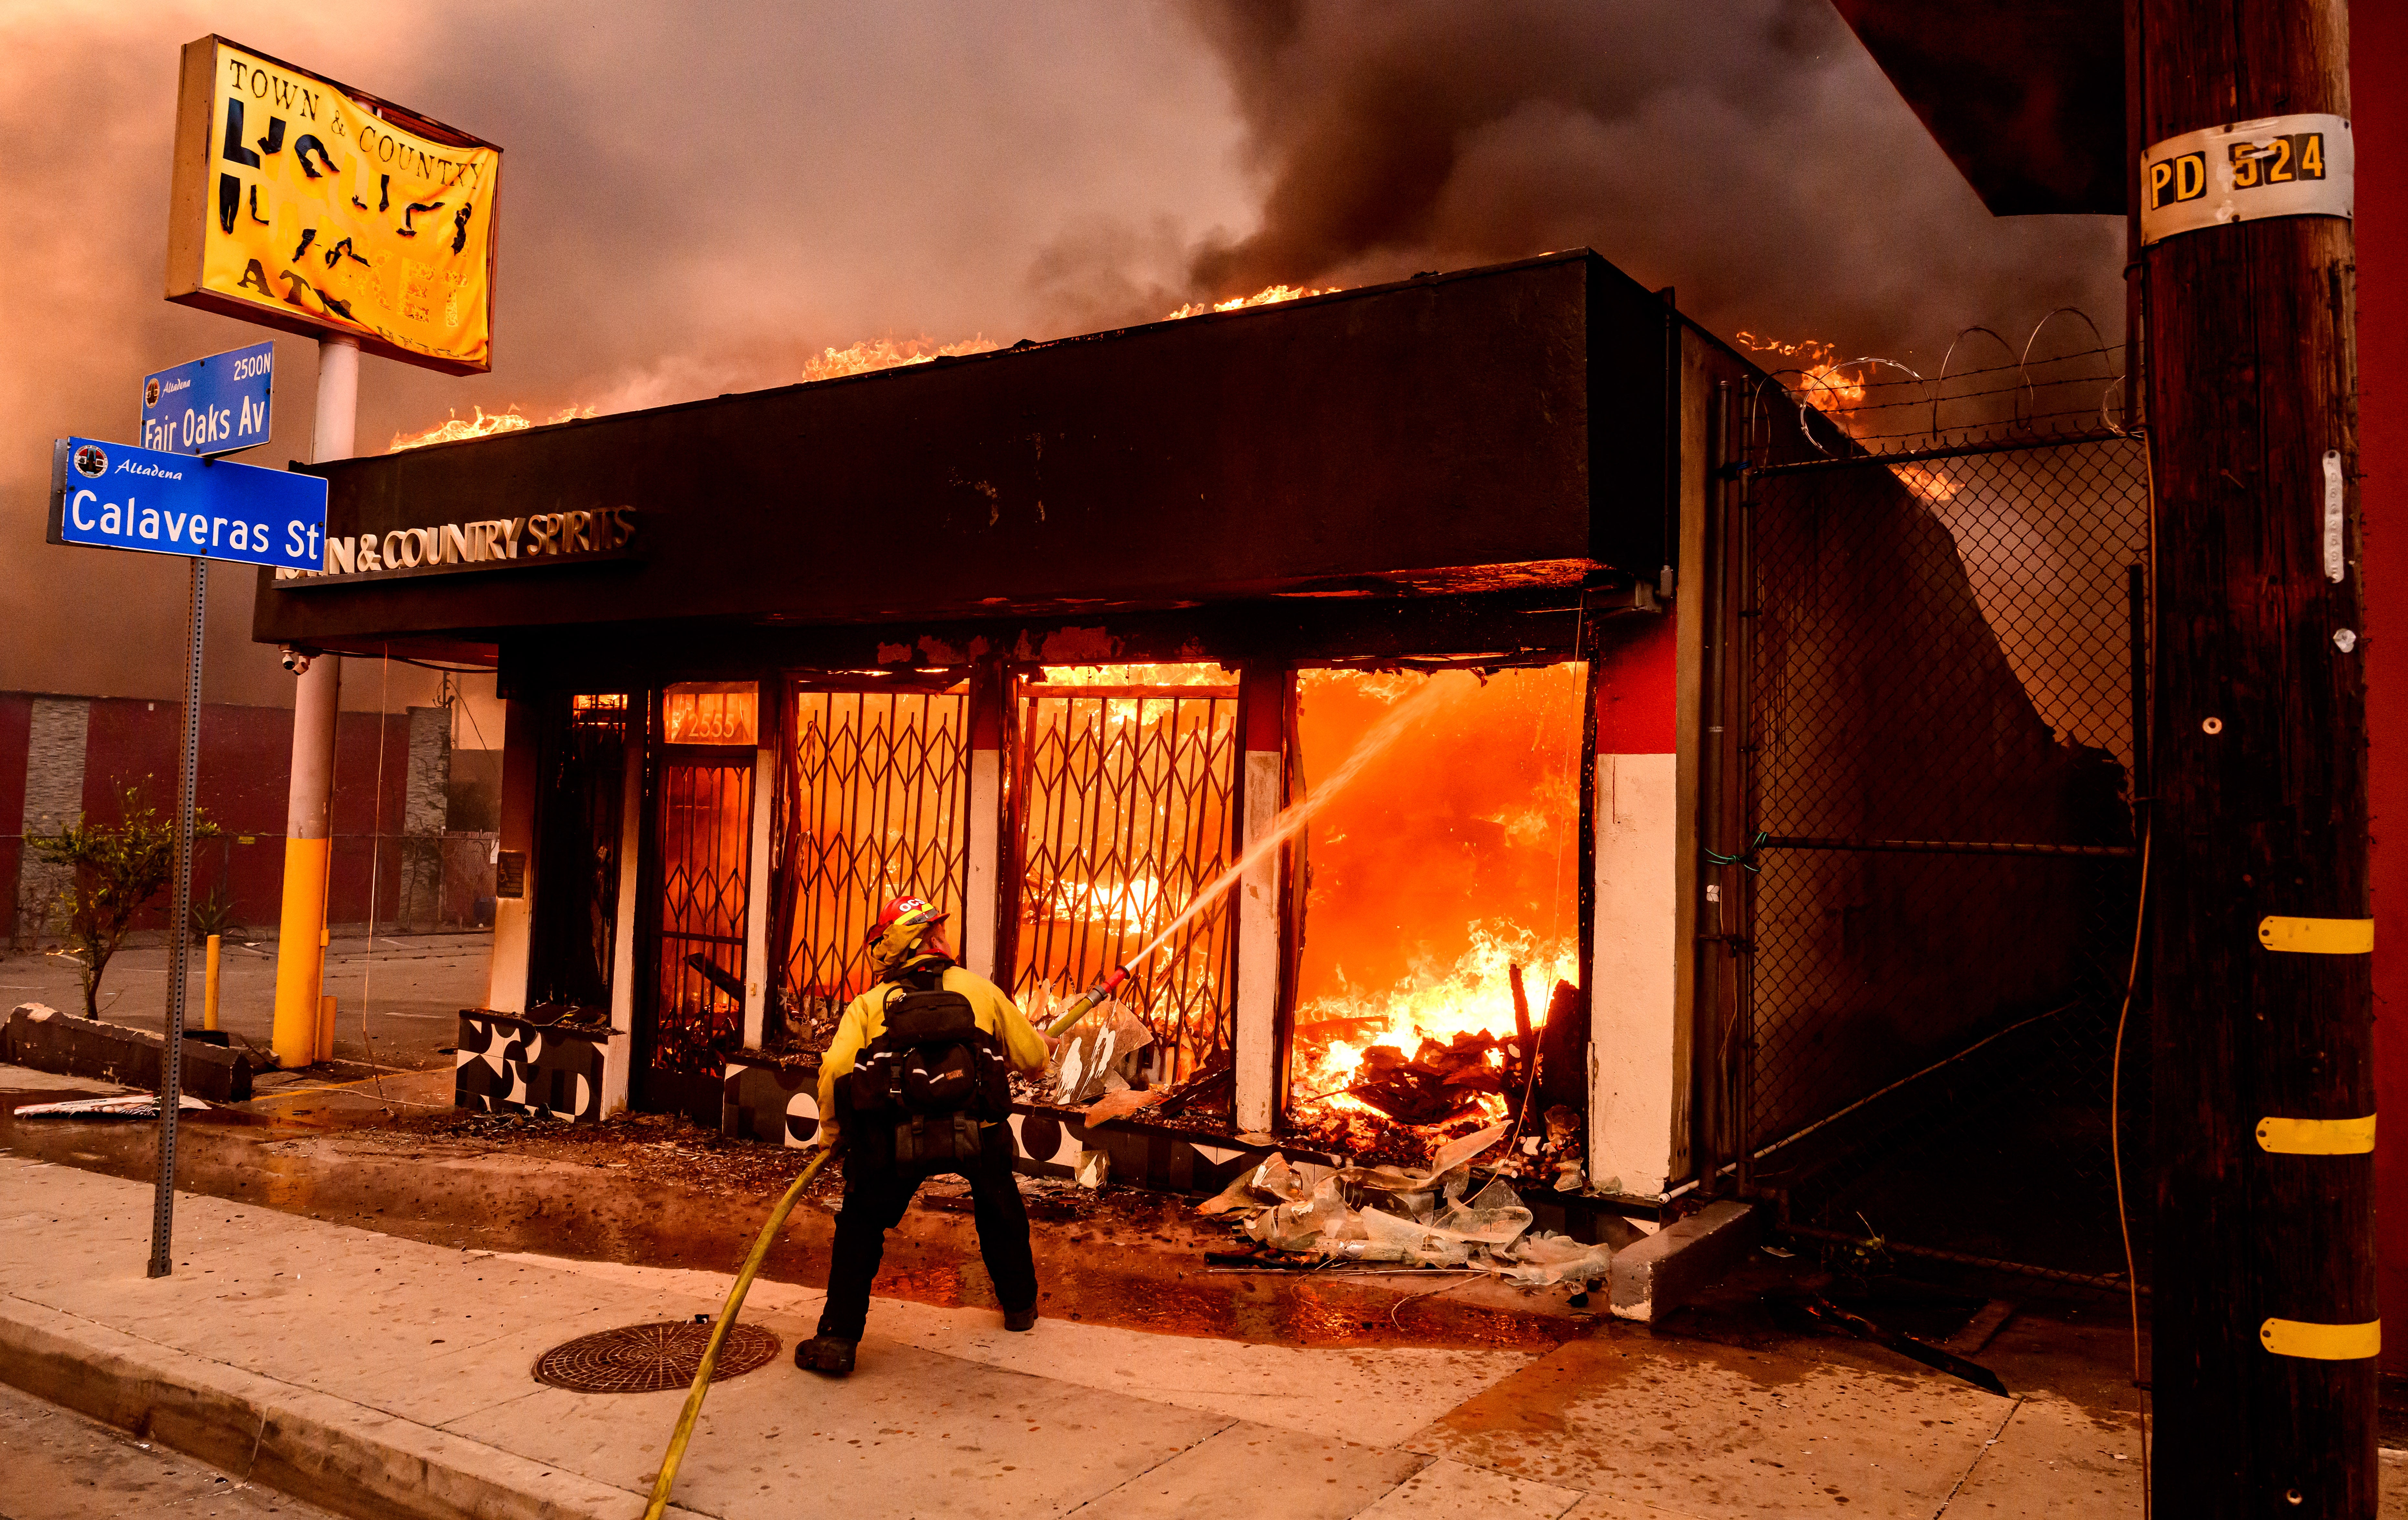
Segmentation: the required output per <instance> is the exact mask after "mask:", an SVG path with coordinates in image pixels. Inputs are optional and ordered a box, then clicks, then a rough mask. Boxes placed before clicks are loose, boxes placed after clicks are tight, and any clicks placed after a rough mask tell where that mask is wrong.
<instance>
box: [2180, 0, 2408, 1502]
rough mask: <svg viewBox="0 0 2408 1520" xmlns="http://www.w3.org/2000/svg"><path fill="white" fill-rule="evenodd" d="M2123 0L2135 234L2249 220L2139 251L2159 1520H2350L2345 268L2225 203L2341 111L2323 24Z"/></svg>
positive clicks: (2366, 1473)
mask: <svg viewBox="0 0 2408 1520" xmlns="http://www.w3.org/2000/svg"><path fill="white" fill-rule="evenodd" d="M2136 4H2137V6H2138V20H2139V25H2138V27H2137V28H2136V31H2137V33H2138V40H2139V49H2140V55H2141V56H2140V67H2139V68H2138V70H2137V71H2136V72H2137V74H2138V75H2139V77H2140V79H2141V81H2142V85H2143V88H2142V90H2141V92H2140V98H2139V99H2138V100H2136V101H2134V102H2133V103H2132V108H2133V109H2134V110H2135V111H2136V112H2137V113H2138V122H2139V125H2140V130H2139V132H2138V133H2137V136H2138V138H2139V140H2140V142H2141V143H2143V145H2160V147H2158V148H2153V149H2152V150H2151V152H2150V154H2146V155H2144V160H2143V165H2141V175H2140V186H2139V189H2140V194H2142V196H2143V208H2144V210H2143V220H2144V223H2145V221H2146V219H2147V217H2148V215H2149V212H2148V210H2146V209H2145V208H2147V207H2149V206H2150V205H2151V204H2152V202H2151V199H2150V197H2151V196H2152V195H2153V194H2154V195H2156V196H2157V197H2158V198H2159V202H2160V204H2164V205H2167V206H2169V207H2170V208H2171V209H2173V210H2176V211H2179V210H2180V209H2181V208H2180V207H2179V206H2172V205H2171V203H2173V202H2174V201H2176V200H2178V199H2183V198H2187V199H2189V200H2192V201H2197V200H2199V199H2200V195H2199V194H2191V192H2192V182H2191V180H2190V179H2189V178H2188V177H2189V176H2191V175H2192V174H2193V173H2194V172H2196V171H2198V170H2200V168H2202V167H2203V168H2204V170H2205V172H2206V175H2207V178H2208V181H2209V182H2208V183H2207V184H2206V186H2205V189H2204V192H2203V194H2205V195H2206V196H2207V197H2208V198H2207V200H2206V202H2205V204H2208V205H2214V204H2216V203H2217V202H2216V199H2215V197H2217V196H2218V195H2222V196H2223V204H2227V205H2231V206H2239V207H2242V208H2243V211H2242V220H2239V221H2224V222H2214V223H2213V224H2207V225H2200V226H2197V227H2196V228H2195V229H2194V230H2184V231H2179V232H2174V233H2171V234H2167V233H2166V232H2165V231H2164V230H2163V229H2164V227H2165V226H2166V225H2167V223H2166V222H2165V220H2164V219H2163V218H2162V217H2161V218H2160V221H2159V232H2158V234H2157V240H2156V241H2154V242H2153V243H2151V244H2150V246H2148V247H2147V248H2146V250H2145V251H2144V252H2143V258H2142V265H2143V278H2144V280H2146V291H2145V296H2144V305H2145V309H2146V317H2145V321H2144V323H2143V332H2144V335H2145V344H2144V366H2145V370H2146V381H2145V386H2146V395H2147V409H2146V414H2147V423H2148V427H2149V444H2150V451H2151V455H2152V460H2153V464H2154V467H2155V470H2156V477H2157V620H2156V621H2157V651H2158V652H2157V710H2156V723H2155V740H2156V742H2155V746H2154V748H2155V755H2156V763H2157V775H2156V783H2157V788H2156V789H2157V800H2156V803H2155V805H2154V806H2155V812H2154V816H2155V825H2154V838H2153V841H2152V869H2151V878H2152V880H2151V887H2150V890H2151V899H2150V904H2151V908H2150V911H2151V917H2152V919H2153V921H2154V923H2155V952H2156V954H2155V961H2154V967H2155V982H2154V988H2155V997H2154V1026H2155V1050H2154V1054H2155V1057H2156V1093H2157V1097H2156V1161H2157V1174H2158V1175H2157V1228H2156V1249H2155V1253H2154V1257H2155V1268H2156V1277H2155V1300H2154V1318H2155V1336H2154V1351H2153V1373H2152V1376H2153V1380H2154V1387H2155V1404H2156V1411H2157V1429H2156V1443H2155V1451H2154V1453H2153V1455H2154V1458H2155V1461H2154V1478H2153V1482H2154V1484H2155V1494H2156V1500H2157V1513H2158V1514H2161V1515H2166V1516H2180V1517H2182V1520H2206V1517H2218V1516H2238V1515H2316V1516H2336V1517H2340V1516H2347V1517H2351V1520H2357V1517H2361V1516H2372V1514H2373V1513H2374V1510H2375V1485H2376V1465H2375V1446H2374V1437H2375V1432H2374V1411H2375V1362H2374V1355H2375V1351H2376V1349H2377V1340H2376V1334H2377V1332H2376V1329H2375V1326H2374V1321H2375V1319H2376V1311H2375V1297H2374V1295H2375V1262H2374V1229H2373V1225H2374V1193H2373V1157H2372V1154H2371V1151H2372V1117H2371V1116H2372V1113H2373V1111H2374V1102H2373V1084H2372V1070H2371V1054H2372V1033H2373V1029H2372V992H2371V979H2370V969H2371V966H2370V955H2369V954H2368V952H2369V951H2370V950H2371V948H2372V924H2371V921H2370V913H2369V907H2368V898H2367V834H2366V825H2367V816H2366V694H2365V686H2364V682H2363V680H2362V678H2361V673H2360V672H2361V662H2362V659H2363V651H2362V650H2361V649H2360V648H2359V647H2358V630H2359V628H2360V627H2361V624H2360V621H2359V591H2358V513H2357V489H2356V474H2357V459H2358V455H2357V446H2356V425H2357V391H2358V369H2357V359H2356V354H2355V351H2354V347H2353V333H2354V331H2355V326H2356V315H2355V292H2354V289H2353V281H2354V280H2355V275H2356V269H2355V261H2354V255H2353V252H2352V243H2351V230H2350V222H2348V221H2347V220H2345V219H2344V218H2343V217H2340V216H2336V215H2331V214H2306V215H2298V214H2272V215H2268V216H2266V218H2265V219H2264V220H2259V219H2258V217H2259V214H2260V212H2261V211H2262V210H2265V209H2267V208H2270V207H2271V206H2272V198H2271V197H2268V196H2264V195H2257V194H2250V193H2247V192H2246V191H2244V192H2243V193H2240V194H2225V191H2229V189H2230V187H2231V185H2232V184H2234V183H2240V184H2242V185H2244V186H2249V187H2250V188H2251V189H2255V188H2256V183H2253V181H2255V182H2257V183H2262V177H2265V176H2275V177H2277V178H2279V177H2280V176H2279V175H2278V173H2277V171H2279V170H2282V169H2284V168H2286V166H2287V167H2288V168H2290V169H2291V170H2293V171H2294V172H2295V173H2296V172H2298V171H2299V170H2300V166H2301V165H2300V158H2299V155H2300V154H2301V153H2303V152H2306V151H2309V150H2310V149H2311V147H2313V150H2314V151H2315V155H2316V157H2317V159H2318V161H2319V162H2318V164H2317V165H2316V167H2317V168H2318V169H2319V170H2322V169H2323V168H2324V167H2325V165H2327V164H2328V163H2329V162H2332V161H2333V159H2334V155H2335V154H2336V153H2339V154H2342V155H2343V157H2342V158H2341V159H2340V160H2339V162H2340V163H2341V164H2344V165H2345V164H2346V163H2347V158H2346V156H2345V155H2346V152H2347V141H2346V138H2347V131H2346V126H2345V124H2339V123H2333V122H2325V123H2322V124H2321V125H2318V124H2317V123H2315V122H2313V121H2310V120H2304V119H2308V118H2313V117H2315V116H2316V115H2317V113H2329V115H2331V116H2332V117H2336V118H2346V117H2347V116H2348V114H2349V84H2348V78H2347V58H2348V33H2347V12H2346V8H2345V6H2344V4H2343V0H2136ZM2267 117H2279V118H2286V119H2288V120H2286V121H2284V122H2277V123H2274V124H2272V125H2270V126H2267V127H2264V128H2257V127H2255V126H2254V125H2253V126H2252V127H2251V128H2250V130H2251V131H2253V132H2256V133H2257V134H2258V136H2259V138H2260V142H2261V143H2262V144H2263V146H2262V149H2261V147H2260V146H2259V145H2256V144H2251V143H2245V142H2244V143H2241V144H2238V145H2235V144H2233V143H2230V142H2224V141H2217V142H2214V143H2212V144H2210V145H2209V147H2208V149H2207V151H2205V152H2204V154H2203V155H2202V156H2201V157H2200V161H2199V163H2198V164H2197V165H2180V164H2177V163H2175V162H2174V161H2173V159H2172V158H2171V157H2169V156H2167V155H2169V154H2173V153H2179V152H2180V151H2181V150H2180V149H2179V148H2175V147H2167V146H2163V145H2167V144H2168V143H2169V139H2173V138H2177V137H2181V136H2184V135H2186V134H2192V133H2198V132H2200V131H2202V130H2203V129H2214V128H2220V127H2224V126H2227V125H2229V124H2233V123H2244V122H2252V123H2254V120H2255V119H2257V118H2267ZM2311 126H2315V128H2316V133H2317V136H2316V140H2315V143H2314V144H2313V145H2311V144H2310V143H2309V142H2308V140H2307V136H2308V129H2309V127H2311ZM2336 126H2338V130H2337V131H2336V130H2334V128H2335V127H2336ZM2273 136H2284V137H2285V139H2286V140H2285V142H2284V143H2283V144H2275V143H2273V141H2272V137H2273ZM2278 155H2279V158H2280V162H2279V163H2278V162H2277V158H2278ZM2152 157H2154V158H2155V159H2156V160H2157V163H2158V164H2160V165H2163V166H2164V172H2163V177H2162V179H2161V181H2160V182H2159V183H2157V185H2155V186H2153V185H2152V181H2151V176H2152V174H2153V173H2155V172H2157V171H2156V169H2154V168H2153V167H2152V165H2151V163H2150V159H2151V158H2152ZM2235 165H2237V167H2233V166H2235ZM2229 167H2230V168H2232V172H2237V173H2238V174H2239V175H2240V176H2241V177H2242V178H2241V179H2240V180H2239V181H2233V180H2230V179H2227V180H2226V181H2225V185H2224V191H2219V190H2218V188H2217V185H2216V184H2215V183H2214V176H2215V174H2216V173H2217V172H2219V171H2222V170H2225V169H2227V168H2229ZM2370 167H2371V168H2372V172H2374V173H2388V172H2394V169H2393V166H2392V165H2371V166H2370ZM2143 236H2144V237H2147V236H2149V233H2148V231H2147V229H2146V227H2145V225H2144V229H2143ZM2329 532H2330V534H2331V535H2333V536H2334V537H2333V538H2332V539H2331V540H2330V543H2329V537H2328V535H2329Z"/></svg>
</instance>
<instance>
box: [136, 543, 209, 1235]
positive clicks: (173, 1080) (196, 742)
mask: <svg viewBox="0 0 2408 1520" xmlns="http://www.w3.org/2000/svg"><path fill="white" fill-rule="evenodd" d="M208 595H209V562H208V560H206V559H203V558H201V557H200V556H198V555H194V556H193V632H192V650H191V652H190V655H189V657H188V660H187V663H186V665H185V667H184V755H183V765H182V767H181V771H180V774H179V776H178V778H177V782H176V885H175V894H176V895H175V898H174V900H173V902H172V903H171V904H170V905H169V908H168V911H167V1026H166V1030H165V1034H166V1046H167V1048H166V1054H165V1057H164V1058H163V1059H162V1060H161V1062H160V1064H159V1191H158V1194H157V1196H156V1197H155V1198H154V1200H153V1201H152V1203H151V1207H150V1276H152V1277H165V1276H166V1275H167V1274H168V1273H170V1272H172V1271H173V1270H175V1263H174V1262H173V1261H172V1260H170V1259H169V1256H170V1251H171V1244H172V1237H173V1236H174V1234H175V1228H176V1121H177V1120H178V1118H179V1117H180V1115H181V1112H182V1110H183V1106H184V966H185V963H186V962H187V961H188V960H189V959H190V958H191V951H192V940H193V923H192V915H193V798H194V796H195V794H196V789H197V785H198V782H199V780H200V764H201V636H202V633H203V629H204V619H203V613H204V612H206V611H207V609H208Z"/></svg>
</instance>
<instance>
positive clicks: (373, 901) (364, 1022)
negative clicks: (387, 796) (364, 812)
mask: <svg viewBox="0 0 2408 1520" xmlns="http://www.w3.org/2000/svg"><path fill="white" fill-rule="evenodd" d="M392 697H393V661H392V660H391V659H383V660H380V661H379V662H378V664H377V774H376V797H375V800H374V801H373V802H372V803H370V805H369V806H370V813H369V823H368V948H367V953H366V954H365V955H363V956H362V957H361V958H360V1046H361V1048H362V1049H363V1050H364V1051H366V1054H367V1058H368V1065H369V1067H370V1068H374V1067H375V1066H376V1037H375V1036H373V1035H371V1034H369V1033H368V997H369V990H370V989H371V988H372V987H373V986H374V985H375V979H376V941H377V915H376V911H377V885H378V879H379V878H380V876H381V875H382V872H383V857H384V729H385V720H386V719H387V718H388V717H389V716H391V714H390V711H389V710H390V709H391V708H392V706H393V700H392ZM326 832H327V833H329V834H332V833H333V832H334V828H333V825H332V823H331V821H330V822H329V825H328V827H327V830H326ZM327 874H328V875H329V876H330V877H331V876H332V875H333V874H334V873H333V872H331V871H329V872H328V873H327ZM376 1090H377V1100H378V1101H379V1102H384V1101H387V1099H386V1098H385V1096H384V1074H383V1072H381V1071H379V1072H378V1073H377V1078H376Z"/></svg>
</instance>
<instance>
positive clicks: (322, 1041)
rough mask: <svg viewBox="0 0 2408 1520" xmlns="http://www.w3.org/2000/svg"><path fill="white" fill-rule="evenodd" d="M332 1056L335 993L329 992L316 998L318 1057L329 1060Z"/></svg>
mask: <svg viewBox="0 0 2408 1520" xmlns="http://www.w3.org/2000/svg"><path fill="white" fill-rule="evenodd" d="M334 1058H335V995H334V994H333V993H331V992H330V993H328V994H326V995H325V996H324V997H321V998H319V999H318V1059H319V1060H321V1061H331V1060H333V1059H334Z"/></svg>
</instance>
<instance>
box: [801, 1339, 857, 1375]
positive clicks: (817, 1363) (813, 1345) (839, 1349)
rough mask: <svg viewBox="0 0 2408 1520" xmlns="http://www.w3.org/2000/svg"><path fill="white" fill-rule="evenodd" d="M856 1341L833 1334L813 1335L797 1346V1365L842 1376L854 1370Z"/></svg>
mask: <svg viewBox="0 0 2408 1520" xmlns="http://www.w3.org/2000/svg"><path fill="white" fill-rule="evenodd" d="M854 1345H855V1342H853V1341H839V1340H838V1339H837V1338H836V1337H835V1336H832V1335H819V1336H813V1337H812V1338H811V1339H810V1340H809V1341H804V1342H802V1343H801V1344H800V1345H798V1346H796V1348H795V1365H796V1367H799V1368H801V1369H804V1370H805V1371H809V1372H824V1373H826V1374H827V1375H828V1376H829V1377H832V1378H840V1377H843V1376H845V1375H846V1374H847V1373H849V1372H851V1371H852V1370H853V1348H854Z"/></svg>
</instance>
